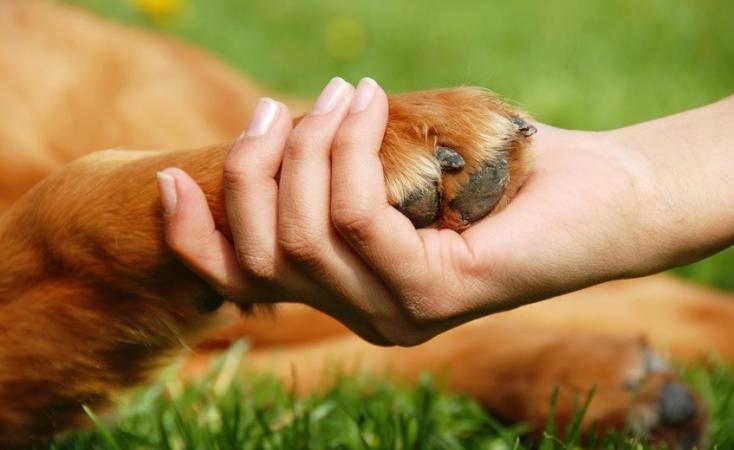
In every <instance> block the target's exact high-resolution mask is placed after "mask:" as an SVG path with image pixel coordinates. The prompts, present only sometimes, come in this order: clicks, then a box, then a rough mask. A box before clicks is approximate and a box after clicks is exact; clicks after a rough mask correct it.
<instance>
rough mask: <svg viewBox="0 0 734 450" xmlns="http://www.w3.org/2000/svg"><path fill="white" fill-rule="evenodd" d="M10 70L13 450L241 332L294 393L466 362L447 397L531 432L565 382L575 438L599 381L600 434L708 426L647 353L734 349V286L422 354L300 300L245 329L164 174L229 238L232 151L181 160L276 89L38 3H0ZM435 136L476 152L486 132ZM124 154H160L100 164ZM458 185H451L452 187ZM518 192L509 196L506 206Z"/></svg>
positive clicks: (632, 284)
mask: <svg viewBox="0 0 734 450" xmlns="http://www.w3.org/2000/svg"><path fill="white" fill-rule="evenodd" d="M0 74H1V75H0V76H2V81H3V83H2V84H0V211H2V212H4V213H3V214H2V216H0V242H1V243H2V247H3V259H2V261H0V323H2V324H3V325H2V327H3V328H2V330H0V404H2V405H3V406H2V407H1V408H0V443H3V444H4V445H17V444H23V443H27V442H36V441H42V440H44V439H47V438H48V437H49V436H50V435H52V434H53V433H54V432H56V431H58V430H63V429H67V428H70V427H74V426H79V425H80V424H81V421H83V420H84V417H83V413H82V411H81V408H80V405H81V404H88V405H91V406H92V407H101V406H102V405H104V404H105V403H106V402H107V401H109V399H110V397H111V395H113V394H114V393H115V392H118V391H120V390H121V389H124V388H126V387H129V386H131V385H133V384H135V383H140V382H142V381H144V380H145V379H146V378H147V376H148V375H149V373H150V371H151V369H153V368H155V367H156V366H157V365H158V364H159V363H160V361H161V358H162V357H163V356H165V355H171V354H173V353H175V352H176V351H178V349H179V348H180V347H181V343H182V342H189V343H195V342H201V344H200V345H199V347H198V348H199V352H198V353H197V354H195V355H194V356H192V357H191V358H190V361H189V364H188V366H187V372H186V374H187V375H186V376H192V375H195V374H196V373H198V372H199V371H201V370H203V368H204V367H206V366H207V361H208V356H209V353H208V352H207V349H212V348H221V347H222V346H226V345H227V344H228V343H229V342H231V341H232V340H234V339H237V338H240V337H246V338H249V339H251V340H252V342H253V344H254V347H253V351H252V353H251V354H249V355H248V360H249V362H250V363H251V364H253V365H255V366H256V367H257V366H262V367H263V368H266V367H267V368H268V369H272V370H274V372H275V373H276V374H277V375H279V376H281V377H282V378H283V379H284V380H286V381H289V382H291V381H293V380H291V377H292V374H293V373H297V374H298V377H299V379H298V382H297V383H294V385H295V386H297V388H298V389H299V390H302V391H308V390H312V389H317V388H318V387H319V382H320V381H321V380H323V374H322V372H321V371H322V369H323V367H324V365H323V361H324V359H323V358H324V355H328V357H329V358H331V359H338V360H340V361H342V366H343V367H345V368H346V369H347V370H371V371H375V372H379V371H382V370H385V369H388V368H389V369H391V370H392V371H393V372H395V373H397V374H398V375H400V376H403V377H405V378H408V379H414V378H415V377H416V376H417V375H418V373H419V372H421V371H425V370H431V371H436V372H442V371H444V369H446V368H447V367H451V368H452V370H451V371H450V372H449V373H448V383H449V387H450V388H452V389H455V390H457V391H461V392H465V393H468V394H471V395H472V396H474V397H475V398H477V399H478V400H479V401H480V402H482V404H484V405H485V406H486V407H488V408H489V409H490V410H491V411H492V412H494V413H495V414H497V415H499V416H500V417H501V418H503V419H505V420H509V421H528V422H530V423H531V424H532V425H535V426H542V423H543V421H544V420H545V417H546V414H547V410H548V399H549V397H550V393H551V391H552V389H553V387H554V386H556V385H560V386H561V387H562V390H561V396H560V397H559V401H558V406H557V420H558V422H559V424H560V425H561V426H562V425H563V423H564V421H565V422H568V421H570V420H571V415H572V411H573V408H574V402H575V400H576V398H577V396H578V395H581V396H583V395H585V393H586V392H587V391H588V390H589V389H590V388H591V387H592V386H593V385H596V386H597V394H596V396H595V398H594V399H593V401H592V403H591V405H590V409H589V413H588V414H587V416H586V418H585V422H584V426H585V427H586V428H589V427H591V426H592V425H594V424H597V425H600V426H602V427H606V428H614V427H622V426H624V424H625V422H626V419H627V417H628V414H629V409H630V406H631V405H632V403H633V398H636V397H637V398H638V399H639V400H638V402H637V404H636V406H635V408H636V409H635V412H634V414H633V417H634V418H639V421H640V423H641V424H642V425H641V426H642V427H643V428H644V430H643V431H644V432H646V433H649V434H651V435H653V436H659V437H660V438H661V439H664V440H666V441H667V442H671V443H676V442H678V441H679V440H681V441H682V440H683V439H685V438H688V437H690V435H691V434H692V433H698V432H699V431H700V428H701V421H702V417H703V414H702V412H701V410H700V408H699V409H698V410H697V411H696V414H694V415H693V416H690V417H686V418H685V420H681V421H678V422H676V423H670V421H668V420H666V414H668V412H667V411H664V410H663V409H662V408H661V406H660V404H661V398H662V396H663V395H665V392H666V387H667V386H670V385H671V384H675V385H676V386H677V381H675V377H674V375H673V374H672V373H671V372H670V371H669V369H668V368H662V367H661V365H660V364H659V360H658V359H657V358H656V357H654V356H653V354H652V352H651V348H652V349H654V350H656V351H658V352H662V353H664V354H666V355H669V356H670V358H672V359H673V360H674V361H679V362H689V361H695V360H698V359H700V358H702V357H704V356H706V355H707V354H708V352H711V351H715V352H717V353H718V354H719V355H721V356H722V357H724V358H725V359H727V360H732V359H734V344H732V342H734V340H732V339H731V337H732V330H731V328H732V327H731V326H730V325H731V324H732V323H734V302H732V301H731V300H732V299H731V298H730V296H727V295H725V294H722V293H718V292H714V291H711V290H708V289H704V288H701V287H697V286H693V285H691V284H689V283H685V282H682V281H678V280H673V279H671V278H668V277H664V276H655V277H649V278H643V279H638V280H630V281H618V282H612V283H607V284H604V285H601V286H597V287H594V288H590V289H586V290H583V291H580V292H577V293H574V294H570V295H566V296H563V297H561V298H558V299H554V300H551V301H547V302H542V303H539V304H535V305H531V306H526V307H522V308H519V309H517V310H514V311H510V312H505V313H500V314H496V315H494V316H491V317H487V318H484V319H480V320H477V321H475V322H472V323H469V324H466V325H464V326H461V327H459V328H457V329H455V330H452V331H449V332H447V333H445V334H443V335H441V336H439V337H437V338H435V339H434V340H432V341H430V342H428V343H426V344H424V345H422V346H418V347H414V348H381V347H375V346H371V345H369V344H367V343H365V342H363V341H361V340H359V339H358V338H356V337H354V336H352V335H351V334H350V333H348V331H347V330H346V329H345V328H344V327H342V326H341V325H340V324H338V323H337V322H335V321H334V320H333V319H331V318H329V317H328V316H325V315H323V314H321V313H318V312H316V311H314V310H312V309H309V308H306V307H303V306H298V305H286V306H284V307H281V308H279V310H278V313H277V317H276V318H275V319H272V318H268V317H246V318H240V317H239V313H238V311H236V310H235V308H233V307H231V306H227V305H225V306H224V307H222V308H220V309H219V311H218V312H216V313H211V312H210V309H212V306H216V305H218V297H219V295H218V294H217V293H216V292H214V291H213V290H212V289H211V288H210V287H209V286H207V285H206V284H205V283H203V282H202V281H201V280H199V279H197V278H196V277H194V276H193V275H192V274H191V273H190V272H189V271H188V269H187V268H186V267H184V266H183V265H182V264H181V263H179V262H178V261H177V260H176V259H175V258H174V257H173V256H172V255H171V254H170V253H169V251H168V250H167V249H166V246H165V244H164V242H163V239H162V231H161V230H162V226H161V218H160V217H161V215H160V206H159V203H158V196H157V191H156V189H155V184H154V180H155V173H156V171H158V170H160V169H163V168H165V167H169V166H177V167H181V168H182V169H184V170H186V171H187V172H188V173H189V174H191V175H192V176H193V177H194V179H196V180H197V182H198V183H200V185H201V186H202V188H203V189H204V191H205V194H206V195H207V199H208V200H209V204H210V206H211V207H212V209H213V212H214V215H215V217H216V221H217V225H218V226H219V227H220V228H221V229H222V230H224V231H225V232H226V231H227V223H226V215H225V214H224V210H223V201H222V190H221V167H222V164H223V159H224V155H225V154H226V151H227V149H228V148H229V145H228V144H222V145H215V146H213V147H208V148H205V149H201V150H191V151H168V150H170V149H181V148H197V147H202V146H205V145H210V144H212V143H217V142H226V141H227V140H231V139H232V138H234V137H236V136H237V135H238V134H239V133H240V132H241V130H242V128H243V126H244V124H245V123H246V119H247V117H248V116H249V113H250V112H251V111H252V109H253V107H254V105H255V102H256V100H257V98H259V97H260V96H261V95H262V94H263V93H264V90H263V89H260V88H259V87H257V86H256V85H255V84H254V83H252V82H250V81H248V80H246V79H244V78H242V77H241V76H239V75H238V74H235V73H234V72H232V71H231V70H229V69H228V68H226V67H225V66H223V65H221V64H220V63H219V62H217V61H216V60H214V59H213V58H211V57H209V56H207V55H206V54H204V53H202V52H200V51H198V50H196V49H193V48H191V47H190V46H187V45H184V44H181V43H179V42H176V41H173V40H171V39H168V38H165V37H162V36H157V35H154V34H150V33H146V32H143V31H139V30H132V29H127V28H123V27H120V26H117V25H113V24H109V23H106V22H103V21H101V20H99V19H97V18H94V17H92V16H90V15H88V14H85V13H82V12H79V11H77V10H75V9H72V8H67V7H64V6H62V5H59V4H56V3H46V2H40V1H22V0H6V1H5V2H3V3H2V4H1V5H0ZM457 96H464V97H461V98H462V99H464V98H471V99H472V100H474V101H475V103H477V104H478V103H479V102H481V101H484V100H485V98H484V97H483V94H477V93H475V92H473V91H447V93H446V94H435V93H433V94H420V93H419V94H412V95H411V96H394V97H391V100H390V102H391V103H390V107H391V116H390V117H391V122H390V125H389V126H390V127H392V130H394V134H395V135H396V136H398V138H399V139H398V140H399V141H401V142H403V143H404V142H408V143H409V144H410V145H408V146H407V147H406V146H404V145H402V146H398V145H397V144H391V143H390V142H389V141H387V142H386V144H385V145H383V155H384V154H389V155H392V159H391V158H387V157H383V164H386V171H387V172H388V173H393V172H395V173H401V174H403V173H406V172H408V173H410V172H411V171H412V170H413V168H415V167H417V166H419V165H420V164H418V162H416V161H417V160H419V159H420V158H422V157H424V156H425V154H426V153H425V152H424V150H425V148H427V147H426V143H425V141H426V139H421V138H420V136H415V135H414V134H415V131H414V130H413V128H415V127H412V126H410V124H411V123H412V122H413V121H414V120H416V119H415V116H416V115H420V114H421V113H423V115H425V112H424V111H423V110H421V108H420V107H419V106H418V104H422V103H425V102H429V103H431V104H433V105H438V106H437V107H436V108H435V111H434V113H433V114H434V116H430V115H429V117H428V118H427V119H426V118H425V117H424V118H423V119H421V120H427V121H429V122H430V123H431V124H434V123H436V124H440V122H441V121H440V118H441V117H440V116H442V115H446V114H449V113H451V112H452V110H451V109H450V108H451V103H452V101H453V100H455V99H457V98H459V97H457ZM466 96H469V97H466ZM294 103H296V102H294ZM295 109H296V110H299V109H300V108H299V106H298V104H296V107H295ZM485 109H486V111H485V110H482V111H479V112H477V111H469V112H465V113H464V114H465V115H466V116H467V121H468V122H470V123H471V122H476V121H479V120H478V119H477V117H478V116H479V115H481V114H485V115H486V114H489V115H491V117H492V118H493V119H492V120H495V119H494V117H495V115H498V114H499V115H500V116H501V115H502V114H504V110H503V109H502V106H501V105H495V104H491V105H490V106H489V107H487V108H485ZM518 114H519V113H518ZM482 117H484V116H482ZM497 120H499V119H497ZM497 123H505V122H501V121H500V122H497ZM439 134H440V132H439ZM442 136H443V137H445V138H446V139H449V140H453V141H455V142H458V143H459V144H460V147H463V148H470V149H471V148H476V147H477V146H476V145H473V143H472V142H471V140H472V139H474V138H475V137H473V135H471V133H470V134H469V135H468V136H450V135H449V132H448V131H447V132H446V133H444V134H442ZM518 142H520V141H518ZM431 145H433V143H431ZM522 145H523V144H521V143H518V144H517V148H516V149H515V151H514V153H512V155H515V156H513V158H514V159H512V160H511V161H510V164H511V167H512V170H514V171H515V172H513V173H514V174H515V176H514V177H513V179H521V178H522V177H521V176H519V174H521V172H523V171H525V170H527V161H526V159H525V156H523V155H524V153H523V147H522ZM411 146H412V147H411ZM109 148H129V149H148V150H146V151H123V150H106V151H102V152H97V153H93V154H91V155H89V156H85V155H87V154H89V153H91V152H93V151H96V150H100V149H109ZM150 149H153V150H150ZM83 156H84V158H82V157H83ZM465 156H466V155H465ZM470 156H471V158H468V159H469V161H468V164H469V165H470V166H471V165H477V164H480V163H481V161H482V157H483V156H482V155H481V154H479V153H471V154H470ZM79 158H82V159H80V160H79V161H77V162H75V163H74V164H71V165H68V166H67V164H68V163H70V162H72V161H75V160H78V159H79ZM391 164H392V166H391ZM398 166H400V167H398ZM413 175H415V174H413ZM437 176H440V170H439V175H437ZM41 180H43V181H42V182H41V183H40V184H39V182H40V181H41ZM411 180H412V178H410V177H409V176H402V175H396V176H395V178H393V179H388V180H386V181H387V182H388V187H390V186H391V183H392V185H393V187H392V188H391V189H390V191H391V192H392V193H395V192H397V191H401V189H402V187H405V189H402V190H404V191H406V192H409V189H408V187H413V188H414V187H415V184H416V182H414V181H411ZM462 180H463V181H462ZM464 181H465V178H461V177H460V176H458V175H457V176H455V177H454V178H451V177H448V178H446V179H444V183H446V184H445V185H444V189H445V192H446V194H447V195H453V194H452V192H453V193H455V192H456V191H458V189H459V187H460V186H461V185H462V183H463V182H464ZM33 186H35V187H33ZM395 186H400V188H396V187H395ZM517 187H518V185H516V186H510V187H508V194H507V195H506V196H505V197H504V198H503V199H502V201H501V202H500V203H501V204H502V203H503V202H504V203H506V202H507V201H508V200H509V197H510V196H511V194H512V191H513V190H516V189H517ZM394 196H395V197H396V198H393V199H392V200H394V201H395V202H396V203H400V201H401V198H400V196H399V195H397V194H394ZM11 205H12V207H11ZM446 217H449V218H448V219H446V223H448V224H449V225H451V224H454V225H456V224H455V220H454V219H452V218H451V217H450V216H446ZM442 220H444V219H442ZM223 321H228V322H229V323H230V324H229V325H228V326H221V325H220V326H218V327H216V328H215V329H214V331H212V325H211V324H221V323H222V322H223ZM648 342H649V343H650V344H651V347H649V346H648V344H647V343H648ZM487 343H493V345H487ZM274 355H278V356H277V361H279V363H278V364H273V357H274ZM357 360H359V364H358V361H357ZM292 366H295V367H296V369H297V370H295V371H292V370H291V367H292ZM631 385H634V386H635V389H631V388H630V387H629V386H631ZM691 401H693V399H692V398H691ZM650 417H652V419H650ZM643 418H644V420H643ZM643 425H644V426H643Z"/></svg>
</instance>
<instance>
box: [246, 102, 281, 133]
mask: <svg viewBox="0 0 734 450" xmlns="http://www.w3.org/2000/svg"><path fill="white" fill-rule="evenodd" d="M277 115H278V102H276V101H275V100H273V99H272V98H268V97H263V98H261V99H260V101H258V102H257V106H256V107H255V111H254V112H253V113H252V119H250V125H249V126H248V127H247V131H246V132H245V135H246V136H262V135H264V134H265V133H267V132H268V131H269V130H270V126H271V125H272V124H273V122H274V121H275V117H276V116H277Z"/></svg>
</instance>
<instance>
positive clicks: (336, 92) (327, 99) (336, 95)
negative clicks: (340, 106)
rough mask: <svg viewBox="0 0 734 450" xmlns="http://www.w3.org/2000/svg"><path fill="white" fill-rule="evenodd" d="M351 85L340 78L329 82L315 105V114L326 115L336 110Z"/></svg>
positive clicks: (313, 111)
mask: <svg viewBox="0 0 734 450" xmlns="http://www.w3.org/2000/svg"><path fill="white" fill-rule="evenodd" d="M348 87H349V83H347V82H346V81H344V80H343V79H341V78H339V77H334V78H332V79H331V81H329V82H328V83H327V84H326V86H325V87H324V90H323V91H321V94H319V98H318V99H316V103H314V105H313V110H312V111H311V112H312V113H313V114H326V113H328V112H330V111H331V110H333V109H334V107H335V106H336V105H337V103H339V100H341V99H342V98H343V97H344V95H345V94H346V93H347V88H348Z"/></svg>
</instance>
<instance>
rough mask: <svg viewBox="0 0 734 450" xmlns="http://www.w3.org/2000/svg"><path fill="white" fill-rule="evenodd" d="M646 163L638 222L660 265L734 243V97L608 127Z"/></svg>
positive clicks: (653, 263)
mask: <svg viewBox="0 0 734 450" xmlns="http://www.w3.org/2000/svg"><path fill="white" fill-rule="evenodd" d="M603 135H604V136H605V137H606V138H607V139H609V140H610V142H612V143H613V144H616V145H619V146H622V147H623V148H624V149H625V150H626V151H629V152H631V153H633V154H636V155H637V156H639V157H640V158H638V161H640V163H641V167H640V169H641V170H640V172H639V173H640V174H643V175H644V176H645V177H646V179H641V180H638V181H639V188H640V193H641V199H642V205H641V206H642V207H643V208H644V209H642V210H641V211H640V218H639V222H640V223H639V225H640V226H641V227H642V230H644V231H645V232H646V233H648V236H649V246H650V248H649V253H648V254H649V255H650V258H649V260H648V261H647V264H648V266H646V267H643V268H642V272H654V271H659V270H663V269H667V268H670V267H674V266H677V265H681V264H686V263H690V262H693V261H696V260H698V259H701V258H703V257H706V256H708V255H710V254H712V253H714V252H716V251H718V250H721V249H722V248H726V247H727V246H729V245H732V244H733V243H734V188H732V185H731V181H730V179H731V170H732V168H733V167H734V97H728V98H726V99H723V100H721V101H719V102H717V103H714V104H711V105H708V106H704V107H702V108H698V109H694V110H691V111H686V112H683V113H680V114H676V115H673V116H669V117H665V118H662V119H658V120H654V121H650V122H645V123H642V124H638V125H634V126H630V127H626V128H622V129H619V130H615V131H611V132H608V133H603Z"/></svg>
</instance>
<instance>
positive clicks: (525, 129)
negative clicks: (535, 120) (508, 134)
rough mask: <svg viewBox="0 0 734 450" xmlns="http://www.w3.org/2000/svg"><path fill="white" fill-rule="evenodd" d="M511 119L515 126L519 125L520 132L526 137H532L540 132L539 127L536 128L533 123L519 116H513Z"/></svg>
mask: <svg viewBox="0 0 734 450" xmlns="http://www.w3.org/2000/svg"><path fill="white" fill-rule="evenodd" d="M511 120H512V123H514V124H515V126H517V128H518V131H519V132H520V134H522V135H523V136H525V137H530V136H532V135H534V134H535V133H537V132H538V129H537V128H535V127H534V126H533V125H532V124H529V123H527V122H525V121H524V120H522V119H521V118H519V117H513V118H512V119H511Z"/></svg>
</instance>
